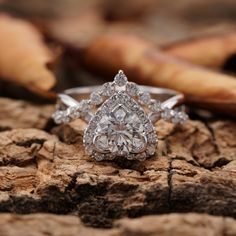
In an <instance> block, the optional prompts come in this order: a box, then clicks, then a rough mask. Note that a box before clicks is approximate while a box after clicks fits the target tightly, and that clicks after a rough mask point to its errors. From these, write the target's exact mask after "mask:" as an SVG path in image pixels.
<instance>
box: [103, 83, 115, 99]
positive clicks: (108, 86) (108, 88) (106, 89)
mask: <svg viewBox="0 0 236 236" xmlns="http://www.w3.org/2000/svg"><path fill="white" fill-rule="evenodd" d="M114 91H115V86H114V84H113V83H111V82H108V83H105V84H103V86H102V89H101V94H102V95H103V96H111V95H112V94H113V93H114Z"/></svg>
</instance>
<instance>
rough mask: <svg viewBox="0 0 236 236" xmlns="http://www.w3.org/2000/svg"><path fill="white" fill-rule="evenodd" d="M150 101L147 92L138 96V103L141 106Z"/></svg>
mask: <svg viewBox="0 0 236 236" xmlns="http://www.w3.org/2000/svg"><path fill="white" fill-rule="evenodd" d="M150 101H151V96H150V94H149V93H147V92H142V93H141V94H140V95H139V102H140V103H141V104H142V105H148V104H149V103H150Z"/></svg>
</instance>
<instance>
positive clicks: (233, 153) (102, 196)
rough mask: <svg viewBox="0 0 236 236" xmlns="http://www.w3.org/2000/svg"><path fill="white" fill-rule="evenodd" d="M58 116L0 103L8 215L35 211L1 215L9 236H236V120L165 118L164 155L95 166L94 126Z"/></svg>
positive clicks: (0, 155) (46, 108)
mask: <svg viewBox="0 0 236 236" xmlns="http://www.w3.org/2000/svg"><path fill="white" fill-rule="evenodd" d="M52 111H53V106H51V105H43V106H39V105H32V104H30V103H27V102H23V101H19V100H18V101H16V100H11V99H6V98H1V99H0V130H1V132H0V211H1V212H8V213H16V214H29V215H26V216H20V215H14V214H1V215H0V235H78V232H81V233H80V235H90V234H91V235H92V234H93V235H157V234H158V235H167V233H168V232H171V233H173V234H169V235H181V233H182V235H183V233H185V235H235V234H236V228H235V227H236V223H235V220H234V219H233V218H235V217H236V122H233V121H232V120H231V121H230V120H217V119H215V120H213V119H211V120H208V121H207V120H202V121H201V120H190V121H188V122H187V123H186V124H185V125H183V126H182V127H174V126H173V125H171V124H168V123H165V122H164V121H159V122H158V123H157V126H156V128H157V134H158V137H159V144H158V152H157V155H156V156H155V157H153V158H151V159H149V160H146V161H144V162H136V161H127V160H125V161H124V160H116V161H113V162H95V161H93V160H92V159H91V158H89V157H88V156H86V155H85V154H84V150H83V146H82V134H83V129H84V127H85V123H82V122H81V121H74V122H71V123H70V124H68V125H60V126H56V125H55V124H53V122H52V121H51V120H50V116H51V113H52ZM39 212H44V213H52V215H49V214H48V215H43V214H37V215H30V214H31V213H39ZM174 212H176V213H178V214H170V213H174ZM188 212H196V214H187V213H188ZM179 213H183V214H179ZM200 213H206V214H205V215H201V214H200ZM162 214H165V215H162ZM59 215H66V216H59ZM71 215H73V216H71ZM145 215H153V216H150V217H144V218H140V217H142V216H145ZM212 215H216V216H221V217H215V216H212ZM126 217H129V218H134V217H135V218H136V219H124V218H126ZM120 220H121V221H120ZM81 222H82V223H81ZM87 226H93V227H100V228H111V229H109V230H106V231H104V229H103V230H102V229H95V228H88V227H87ZM143 226H145V227H143ZM29 228H31V230H29ZM44 229H45V230H44ZM103 231H104V232H103ZM1 232H4V233H5V234H1ZM17 232H20V234H17Z"/></svg>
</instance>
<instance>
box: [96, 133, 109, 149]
mask: <svg viewBox="0 0 236 236" xmlns="http://www.w3.org/2000/svg"><path fill="white" fill-rule="evenodd" d="M94 144H95V146H96V148H97V149H98V150H99V151H101V152H103V151H107V149H108V137H107V135H98V136H97V137H95V140H94Z"/></svg>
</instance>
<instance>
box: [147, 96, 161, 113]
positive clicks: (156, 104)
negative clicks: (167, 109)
mask: <svg viewBox="0 0 236 236" xmlns="http://www.w3.org/2000/svg"><path fill="white" fill-rule="evenodd" d="M149 108H150V110H151V111H153V112H161V110H162V108H161V102H160V101H157V100H154V99H151V101H150V105H149Z"/></svg>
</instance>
